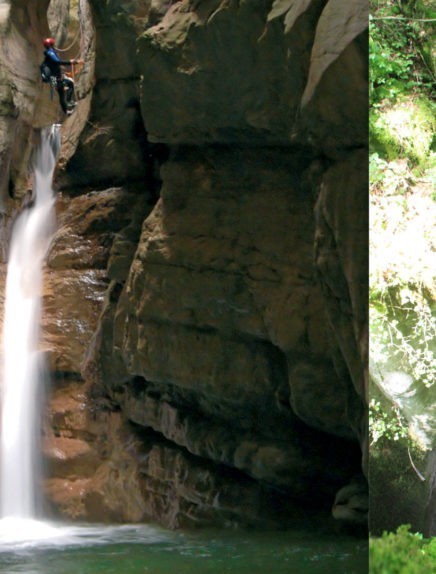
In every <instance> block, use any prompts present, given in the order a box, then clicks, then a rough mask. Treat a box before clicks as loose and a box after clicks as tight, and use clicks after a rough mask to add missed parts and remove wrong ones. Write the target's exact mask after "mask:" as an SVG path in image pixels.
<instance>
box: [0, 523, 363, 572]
mask: <svg viewBox="0 0 436 574" xmlns="http://www.w3.org/2000/svg"><path fill="white" fill-rule="evenodd" d="M53 532H54V533H52V534H50V532H49V533H47V534H43V535H42V536H37V538H39V539H38V540H29V539H26V538H27V537H26V536H21V538H22V539H21V540H14V536H9V535H8V534H7V533H6V534H5V533H3V536H2V535H1V533H0V572H1V573H2V574H14V573H18V572H19V573H21V574H97V573H102V574H103V573H104V574H187V573H190V574H191V573H192V574H212V573H213V574H224V573H227V572H232V573H234V574H245V573H246V574H285V573H286V574H367V572H368V563H367V556H368V547H367V544H366V542H365V541H362V540H358V539H354V538H351V537H350V538H348V537H338V536H336V535H333V534H332V535H326V534H323V535H314V534H313V532H311V531H306V532H302V531H301V530H300V531H284V532H241V531H230V530H229V531H215V530H214V531H211V530H208V531H198V532H197V531H196V532H168V531H166V530H164V529H160V528H155V527H151V526H119V527H103V526H102V527H98V526H95V527H91V526H82V527H67V526H64V527H56V530H55V531H53ZM40 533H41V531H40Z"/></svg>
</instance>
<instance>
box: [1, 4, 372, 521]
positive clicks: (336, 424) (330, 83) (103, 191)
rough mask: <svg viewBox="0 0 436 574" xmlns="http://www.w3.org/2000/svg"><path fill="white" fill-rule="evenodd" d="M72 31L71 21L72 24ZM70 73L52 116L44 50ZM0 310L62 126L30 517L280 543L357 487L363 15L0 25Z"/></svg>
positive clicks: (69, 16) (155, 9)
mask: <svg viewBox="0 0 436 574" xmlns="http://www.w3.org/2000/svg"><path fill="white" fill-rule="evenodd" d="M79 20H80V21H79ZM46 36H53V37H54V38H55V39H56V42H57V44H58V45H59V46H61V47H62V46H67V47H68V46H71V48H70V50H69V51H68V52H66V57H67V58H77V57H80V58H82V59H83V60H84V66H83V68H82V70H81V71H80V72H79V73H77V75H76V77H75V82H76V96H77V101H78V105H77V108H76V111H75V112H74V113H73V114H72V115H71V116H69V117H67V118H65V117H64V116H63V114H62V111H61V109H60V107H59V104H58V99H57V94H54V97H52V95H51V94H50V88H49V87H48V86H47V85H44V84H43V83H42V81H41V79H40V76H39V67H38V66H39V64H40V62H41V60H42V54H43V46H42V40H43V38H45V37H46ZM0 37H1V45H0V197H1V203H0V207H1V248H2V265H1V286H2V289H1V295H2V298H3V295H4V289H3V285H4V277H5V274H6V267H7V251H8V240H9V234H10V229H11V225H12V222H13V220H14V218H15V217H16V215H17V213H18V212H20V210H22V209H26V207H25V204H26V201H28V197H29V194H30V193H31V190H32V179H31V177H30V175H29V173H30V172H29V168H28V165H29V159H30V157H31V153H32V149H33V146H34V144H35V142H36V141H37V140H38V137H39V135H38V134H39V131H40V129H41V128H42V127H44V126H48V125H51V124H53V123H62V130H61V132H62V147H61V151H60V157H59V161H58V164H57V168H56V172H55V176H54V182H53V185H54V188H55V190H56V193H57V201H56V210H57V230H56V232H55V235H54V238H53V242H52V245H51V248H50V251H49V255H48V258H47V262H46V268H45V275H44V277H45V283H44V292H43V341H42V345H41V352H43V353H44V356H45V357H46V360H47V364H48V367H49V371H50V379H51V383H50V389H47V395H48V396H47V405H46V412H45V417H44V428H43V434H44V436H43V455H44V461H45V477H46V478H45V479H44V493H45V496H46V505H47V508H46V512H47V513H50V514H51V515H54V516H58V517H59V516H60V517H68V518H74V519H77V520H89V521H108V522H123V521H125V522H132V521H133V522H134V521H153V522H157V523H159V524H162V525H164V526H166V527H169V528H178V527H187V526H188V527H189V526H202V525H205V526H210V525H213V526H227V525H242V526H271V527H277V526H286V525H289V524H292V523H293V521H295V520H300V519H301V518H302V517H304V516H313V515H317V514H320V515H325V516H329V514H330V509H331V506H332V504H333V500H334V498H335V493H336V492H337V491H338V490H339V489H341V488H342V487H343V486H344V485H346V484H348V483H349V482H350V480H352V479H353V477H354V476H355V475H358V474H361V473H362V472H363V474H365V473H366V472H367V420H368V414H367V375H366V365H367V330H368V321H367V304H368V181H367V178H368V150H367V145H368V141H367V140H368V134H367V131H368V118H367V112H368V104H367V99H368V82H367V7H366V3H363V2H360V1H356V2H349V1H347V0H328V1H327V0H312V1H310V0H309V1H307V0H306V1H300V2H295V1H291V0H276V1H274V2H273V1H272V0H181V1H171V0H112V1H111V0H89V2H88V1H85V0H71V1H70V2H66V1H62V0H51V2H50V1H49V0H40V1H38V2H34V1H31V0H10V1H3V2H1V3H0Z"/></svg>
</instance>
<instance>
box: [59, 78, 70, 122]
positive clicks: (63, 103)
mask: <svg viewBox="0 0 436 574" xmlns="http://www.w3.org/2000/svg"><path fill="white" fill-rule="evenodd" d="M56 90H57V93H58V94H59V103H60V105H61V108H62V111H63V112H64V114H66V113H67V109H68V106H67V100H66V97H65V87H64V83H63V81H62V80H58V82H57V84H56Z"/></svg>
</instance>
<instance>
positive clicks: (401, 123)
mask: <svg viewBox="0 0 436 574" xmlns="http://www.w3.org/2000/svg"><path fill="white" fill-rule="evenodd" d="M369 125H370V143H371V148H372V149H373V150H374V151H375V152H377V153H378V154H379V155H381V156H383V157H384V158H386V159H388V160H390V161H392V160H393V159H395V158H397V157H403V158H408V160H409V162H410V163H411V165H413V166H416V165H420V171H421V172H422V171H423V169H425V168H426V167H427V166H428V165H429V164H430V162H431V160H432V151H433V150H434V143H435V140H434V138H435V136H434V134H435V132H436V105H435V103H434V102H433V101H431V100H429V99H427V98H423V97H421V96H407V97H406V96H404V95H401V96H399V97H398V98H397V99H396V101H395V103H393V102H389V103H388V102H386V101H385V103H384V104H383V105H380V106H378V107H377V106H375V107H373V108H372V109H371V110H370V116H369Z"/></svg>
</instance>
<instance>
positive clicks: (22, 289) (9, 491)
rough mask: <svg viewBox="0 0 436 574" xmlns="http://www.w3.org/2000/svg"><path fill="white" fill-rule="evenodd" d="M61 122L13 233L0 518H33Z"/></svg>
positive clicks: (38, 152) (39, 152) (36, 166)
mask: <svg viewBox="0 0 436 574" xmlns="http://www.w3.org/2000/svg"><path fill="white" fill-rule="evenodd" d="M59 145H60V126H59V125H53V126H51V127H48V128H44V129H43V130H41V138H40V142H39V144H38V146H37V147H36V149H35V150H34V153H33V156H32V169H33V201H32V202H31V203H32V204H30V205H28V206H27V207H26V208H24V209H23V210H22V212H21V214H20V215H19V217H18V218H17V220H16V222H15V224H14V228H13V231H12V237H11V243H10V251H9V260H8V272H7V279H6V291H5V310H4V326H3V382H2V388H1V407H2V410H1V437H0V438H1V442H0V505H1V506H0V516H1V517H2V518H3V519H5V518H8V519H9V518H13V519H33V518H35V517H36V514H37V510H38V499H39V496H38V488H36V482H37V475H38V467H39V459H40V455H39V452H40V448H39V444H38V443H39V441H38V437H39V436H40V428H39V419H40V406H39V404H40V400H39V397H40V393H41V391H42V387H43V385H42V382H43V381H42V379H43V365H42V360H41V354H40V353H39V348H38V347H39V334H40V319H41V290H42V268H43V264H44V259H45V256H46V254H47V250H48V247H49V245H50V241H51V237H52V234H53V231H54V225H55V216H54V209H53V208H54V201H55V199H54V193H53V190H52V177H53V171H54V168H55V164H56V157H57V154H58V151H59Z"/></svg>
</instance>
